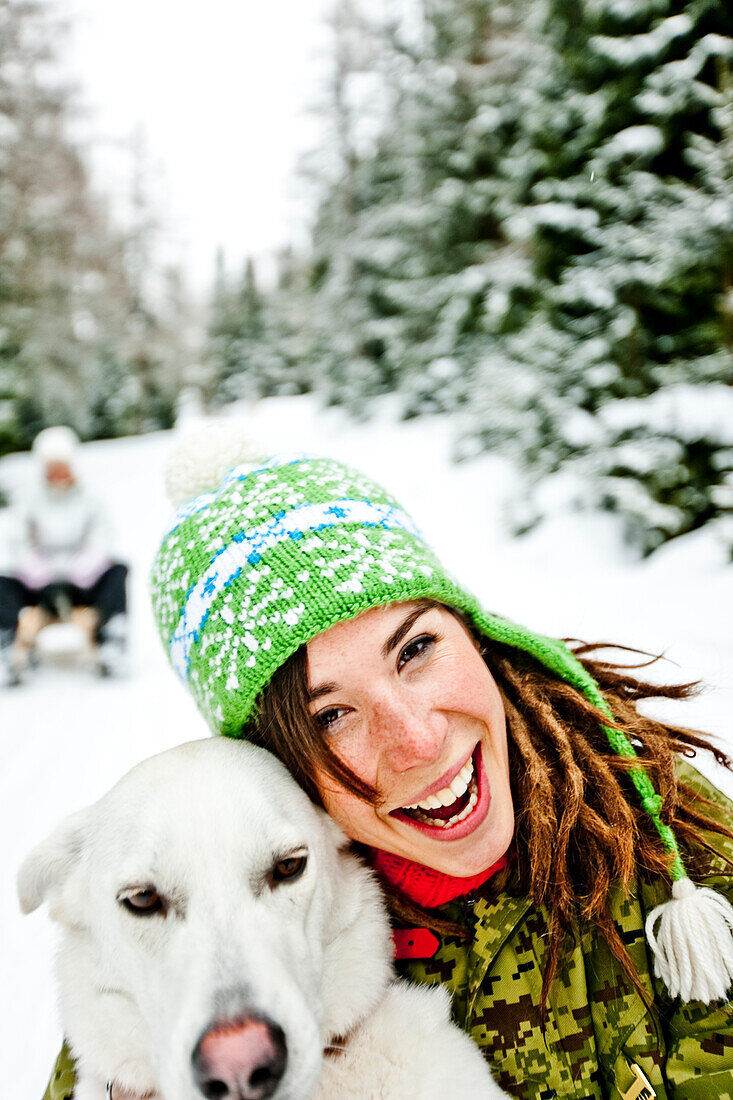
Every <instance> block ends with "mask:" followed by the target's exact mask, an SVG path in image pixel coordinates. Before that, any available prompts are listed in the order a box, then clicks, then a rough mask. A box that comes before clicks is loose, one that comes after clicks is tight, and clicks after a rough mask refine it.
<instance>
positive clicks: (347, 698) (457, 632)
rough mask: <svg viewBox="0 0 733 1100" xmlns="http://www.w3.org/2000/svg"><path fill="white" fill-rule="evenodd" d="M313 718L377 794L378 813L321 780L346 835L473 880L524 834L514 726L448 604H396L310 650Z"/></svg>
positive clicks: (338, 629) (338, 628)
mask: <svg viewBox="0 0 733 1100" xmlns="http://www.w3.org/2000/svg"><path fill="white" fill-rule="evenodd" d="M307 653H308V687H309V692H310V695H311V703H310V707H311V713H312V714H313V715H314V716H315V718H316V721H317V723H318V724H319V725H320V726H321V727H322V729H323V733H324V737H327V738H328V739H329V743H330V745H331V747H332V749H333V750H334V752H335V753H336V754H337V755H338V756H339V757H340V759H341V760H342V761H343V762H344V763H345V764H346V765H347V766H348V767H349V768H350V769H351V770H352V771H353V772H354V773H355V774H356V775H357V776H359V777H360V778H361V779H363V780H365V781H366V782H367V783H369V784H370V785H371V786H373V787H375V788H376V789H377V791H378V792H379V796H380V797H379V801H378V802H377V804H375V805H373V804H371V803H367V802H364V801H363V800H362V799H360V798H357V796H356V795H355V794H353V793H352V792H351V791H349V790H347V789H346V788H344V787H343V786H342V785H341V784H339V783H337V781H336V780H334V779H332V778H331V777H330V776H328V775H326V774H324V773H321V772H318V773H317V774H316V782H317V783H318V788H319V790H320V792H321V796H322V798H323V804H324V806H325V807H326V810H327V811H328V813H329V814H330V815H331V817H332V818H333V819H334V820H335V821H337V822H338V824H339V825H341V827H342V828H343V829H344V831H345V832H346V833H347V835H348V836H350V837H351V838H352V839H353V840H357V841H360V842H362V843H364V844H368V845H371V846H374V847H376V848H381V849H383V850H384V851H388V852H394V853H395V854H397V855H401V856H405V857H407V858H408V859H412V860H415V861H416V862H418V863H422V864H423V865H424V866H427V867H433V868H435V869H436V870H438V871H443V872H445V873H447V874H452V875H457V876H462V877H467V876H470V875H474V874H478V873H479V872H480V871H482V870H484V869H485V868H487V867H489V866H491V864H492V863H495V862H496V860H497V859H499V858H500V857H501V856H502V855H504V853H505V852H506V850H507V848H508V847H509V845H510V843H511V839H512V835H513V831H514V811H513V807H512V797H511V790H510V786H509V762H508V755H507V738H506V717H505V714H504V707H503V704H502V701H501V696H500V694H499V691H498V688H497V686H496V683H495V681H494V679H493V677H492V676H491V673H490V672H489V670H488V669H487V667H486V665H485V663H484V661H483V659H482V657H481V655H480V653H479V652H478V649H477V648H476V645H475V643H474V641H473V639H472V637H471V635H470V634H469V633H468V631H467V630H466V629H465V627H464V626H463V624H462V623H461V622H460V621H459V620H458V619H457V618H456V617H455V616H454V615H452V614H451V613H450V612H449V611H446V610H445V609H444V608H441V607H431V608H427V609H426V608H424V607H421V605H420V604H417V603H414V602H413V603H401V604H390V605H388V606H387V607H384V608H375V609H373V610H371V611H366V612H364V613H363V614H361V615H359V616H358V617H357V618H355V619H352V620H350V621H349V622H344V623H337V624H336V625H335V626H332V627H330V628H329V629H328V630H327V631H325V632H324V633H323V634H319V635H318V636H317V637H316V638H314V639H313V640H312V641H311V642H309V643H308V647H307Z"/></svg>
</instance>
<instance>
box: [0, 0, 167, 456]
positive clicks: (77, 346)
mask: <svg viewBox="0 0 733 1100" xmlns="http://www.w3.org/2000/svg"><path fill="white" fill-rule="evenodd" d="M60 41H61V38H60V30H59V28H58V26H57V24H56V22H55V14H54V11H53V9H52V7H51V6H50V5H48V4H47V3H44V2H43V0H0V453H2V452H3V451H6V450H12V449H15V448H19V447H24V446H27V445H28V444H29V443H30V441H31V439H32V438H33V436H34V434H35V433H36V431H37V430H38V429H39V428H41V427H43V426H44V425H46V424H51V423H58V422H61V421H63V422H66V423H69V424H71V425H73V426H74V427H75V428H76V429H77V431H78V432H79V433H80V434H81V435H82V436H85V437H89V436H94V435H99V434H117V433H118V432H120V431H125V430H136V429H139V428H141V427H150V426H163V425H164V424H165V423H166V422H167V421H169V415H168V410H169V408H170V407H171V406H172V399H173V394H172V393H167V392H164V387H163V386H162V385H161V383H160V378H159V361H155V362H151V361H150V360H149V358H145V361H144V362H143V359H142V358H141V356H143V355H144V356H145V357H149V355H150V350H151V341H150V340H149V339H148V338H147V337H148V336H149V335H150V332H149V330H146V333H145V336H146V339H145V343H144V347H141V346H140V340H139V339H137V337H136V330H135V324H136V319H137V320H139V318H141V317H143V316H144V315H147V316H148V317H151V318H154V314H155V310H154V309H153V308H152V307H151V306H150V304H149V303H148V302H146V300H145V298H144V296H138V297H136V294H135V283H134V279H133V278H132V277H131V270H130V264H129V255H128V245H129V242H128V240H126V238H125V235H124V234H123V233H122V232H121V231H120V230H116V229H114V228H113V227H112V225H111V224H110V219H109V217H108V215H107V212H106V210H105V208H104V205H103V203H102V201H101V200H100V198H99V197H98V196H97V195H95V193H94V191H93V188H92V186H91V184H90V180H89V172H88V170H87V167H86V165H85V163H84V161H83V159H82V157H81V155H80V153H79V151H78V150H77V148H76V146H75V144H74V142H73V140H72V139H71V137H70V130H71V125H70V123H71V119H72V117H73V109H74V100H73V97H72V96H71V94H70V92H69V91H68V89H67V88H66V87H65V86H64V85H63V82H62V81H61V80H60V77H59V70H58V64H57V57H58V51H59V49H60ZM154 327H155V329H156V333H158V334H159V333H160V332H161V328H160V325H159V324H158V322H157V320H156V323H155V326H154ZM138 328H139V325H138ZM174 345H175V339H172V340H171V341H170V342H169V345H168V346H167V347H166V348H165V350H164V353H163V358H167V357H168V355H169V351H170V347H171V346H174ZM173 388H174V387H173Z"/></svg>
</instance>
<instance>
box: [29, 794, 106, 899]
mask: <svg viewBox="0 0 733 1100" xmlns="http://www.w3.org/2000/svg"><path fill="white" fill-rule="evenodd" d="M92 810H93V807H92V806H89V807H87V808H86V809H85V810H79V811H78V812H77V813H75V814H71V816H70V817H67V818H65V819H64V820H63V821H62V822H61V823H60V824H59V825H57V826H56V828H55V829H54V830H53V832H52V833H50V835H49V836H47V837H46V839H45V840H42V841H41V843H40V844H37V845H36V847H35V848H34V849H33V850H32V851H31V852H29V854H28V855H27V856H26V857H25V859H24V860H23V863H22V864H21V867H20V870H19V871H18V880H17V887H18V899H19V901H20V907H21V909H22V910H23V912H24V913H32V912H33V911H34V909H37V908H38V906H39V905H42V904H43V902H44V901H45V900H46V898H47V897H48V895H49V892H50V891H51V890H53V889H55V888H57V887H58V886H60V885H61V884H62V883H63V882H64V880H65V878H66V876H67V875H68V874H69V872H70V871H71V869H72V868H73V867H74V865H75V864H76V863H77V862H78V859H79V856H80V855H81V851H82V847H83V843H84V837H85V835H86V833H87V830H88V829H89V826H90V824H91V820H92Z"/></svg>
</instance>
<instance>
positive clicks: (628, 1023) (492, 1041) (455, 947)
mask: <svg viewBox="0 0 733 1100" xmlns="http://www.w3.org/2000/svg"><path fill="white" fill-rule="evenodd" d="M679 771H680V774H681V776H683V777H684V779H685V780H686V781H687V782H688V783H690V784H693V785H694V786H695V787H697V789H698V790H700V791H701V792H702V793H703V794H705V795H706V796H707V797H708V798H711V799H713V800H714V801H715V802H716V804H717V806H718V807H719V808H720V811H719V813H718V812H716V813H715V816H718V817H720V818H721V820H723V819H724V820H727V823H728V824H729V826H731V825H733V803H731V802H730V801H729V800H728V799H727V798H726V797H725V796H724V795H722V794H721V793H720V792H719V791H717V790H716V789H715V788H714V787H713V786H712V785H711V784H710V783H708V782H707V781H706V780H705V779H703V777H702V776H701V775H700V774H699V773H698V772H696V771H695V770H694V769H693V768H691V767H690V766H689V765H687V764H685V763H682V764H681V765H680V769H679ZM710 813H711V816H713V813H712V811H711V812H710ZM708 835H709V837H710V839H711V840H712V841H713V843H714V844H715V847H716V848H717V850H718V851H719V852H721V853H722V854H723V855H724V856H726V857H727V858H728V859H730V860H731V862H733V842H732V841H729V840H727V839H726V838H724V837H721V836H719V835H717V834H708ZM711 872H712V873H711V874H709V875H708V876H707V877H706V879H705V885H709V886H712V887H713V888H714V889H717V890H719V891H720V892H721V893H724V894H726V895H727V897H728V898H729V900H731V901H732V902H733V875H732V874H731V869H730V867H729V866H726V861H725V859H715V861H714V864H713V867H712V868H711ZM668 898H669V886H668V885H667V884H666V883H665V882H659V881H657V882H654V883H648V882H643V881H642V882H639V883H638V884H635V885H634V886H633V888H632V890H631V892H630V895H629V896H628V897H626V896H624V894H623V892H622V891H621V890H617V891H616V892H615V894H614V896H613V899H612V912H613V916H614V920H615V922H616V924H617V926H618V928H619V930H620V932H621V936H622V938H623V941H624V943H625V944H626V947H627V948H628V951H629V954H630V955H631V958H632V959H633V961H634V964H635V966H636V968H637V971H638V973H639V976H640V977H641V980H642V983H643V985H644V987H645V989H646V990H647V991H648V992H649V994H650V995H651V997H652V998H653V1004H654V1011H653V1012H650V1011H649V1010H648V1009H647V1007H646V1005H645V1004H644V1001H643V999H642V998H641V996H640V995H639V993H638V992H637V991H636V990H635V988H634V986H633V985H632V983H631V982H630V981H629V979H628V978H627V976H626V975H625V973H624V972H623V970H622V969H621V967H620V966H619V964H618V963H617V962H616V960H615V959H614V957H613V955H612V954H611V952H610V951H609V949H608V947H607V945H606V943H605V940H603V938H602V937H601V936H600V935H599V934H598V933H597V932H595V930H593V929H591V928H587V927H585V928H584V927H579V928H578V929H577V930H576V935H575V942H574V945H571V946H569V947H568V949H567V951H566V952H565V954H564V957H563V961H562V962H561V965H560V968H559V970H558V975H557V977H556V979H555V981H554V982H553V984H552V988H551V990H550V995H549V1003H548V1008H547V1014H546V1019H545V1027H544V1030H543V1027H542V1023H541V1019H540V994H541V989H542V976H543V973H544V967H545V958H546V945H547V935H548V933H547V912H546V911H545V910H542V909H540V910H538V909H536V908H535V907H534V906H533V905H532V903H531V902H530V901H529V900H528V899H527V898H524V897H515V896H512V895H511V893H510V892H506V891H505V892H502V893H501V894H499V895H498V896H497V897H495V898H493V899H488V900H487V899H485V898H482V897H478V898H477V899H475V900H473V901H469V902H468V903H467V902H466V899H463V901H462V902H457V903H452V904H451V905H449V906H445V907H444V908H443V909H442V910H441V915H444V916H446V917H449V918H450V919H453V920H456V921H458V922H459V923H462V924H466V925H467V924H468V923H469V922H470V923H472V924H473V928H474V934H473V938H472V940H470V941H469V942H468V943H464V942H461V941H459V940H456V939H450V938H444V939H443V940H442V942H441V946H440V948H439V950H438V952H437V954H436V955H434V956H433V957H432V958H431V959H428V960H422V961H415V960H411V961H409V962H403V963H400V970H401V972H402V973H403V974H405V976H407V977H410V978H412V979H413V980H414V981H419V982H429V983H432V984H437V983H443V984H444V985H447V986H448V987H449V989H450V990H451V991H452V994H453V1012H454V1017H455V1019H456V1021H457V1023H459V1024H460V1026H461V1027H462V1028H463V1029H464V1030H465V1031H467V1032H468V1034H469V1035H470V1036H471V1037H472V1038H473V1039H474V1040H475V1042H476V1043H477V1044H478V1045H479V1046H480V1047H481V1048H482V1050H483V1051H484V1052H485V1054H486V1057H487V1059H488V1060H489V1061H490V1062H491V1063H492V1068H493V1069H494V1073H495V1076H496V1078H497V1080H498V1081H499V1083H500V1084H501V1085H502V1087H503V1088H504V1089H505V1090H506V1091H507V1092H508V1093H509V1095H510V1096H517V1097H521V1100H554V1098H560V1097H573V1098H574V1100H621V1098H623V1097H624V1096H625V1095H626V1094H627V1093H628V1092H629V1090H631V1095H634V1096H636V1095H639V1094H638V1093H636V1092H635V1091H633V1089H632V1085H633V1084H634V1082H635V1080H636V1077H635V1071H634V1066H638V1067H640V1068H641V1070H642V1071H643V1073H644V1074H646V1077H647V1079H648V1081H649V1082H650V1084H651V1085H652V1086H653V1088H654V1091H655V1093H656V1096H657V1097H658V1098H659V1100H662V1098H666V1100H733V1003H731V1002H727V1003H725V1004H718V1005H713V1006H712V1007H711V1006H705V1005H702V1004H681V1003H680V1002H679V1001H673V1002H672V1001H670V999H669V998H668V997H667V996H666V995H665V990H664V987H663V986H662V985H661V983H659V982H658V981H657V980H656V979H654V978H653V977H652V974H651V959H650V957H649V953H648V950H647V943H646V937H645V934H644V923H645V920H646V915H647V913H649V912H650V911H651V910H652V909H653V908H654V906H655V905H658V904H659V903H660V902H662V901H666V900H667V899H668ZM641 1095H642V1096H644V1095H645V1094H644V1093H642V1094H641Z"/></svg>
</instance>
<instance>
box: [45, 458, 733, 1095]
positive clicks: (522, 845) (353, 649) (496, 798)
mask: <svg viewBox="0 0 733 1100" xmlns="http://www.w3.org/2000/svg"><path fill="white" fill-rule="evenodd" d="M192 464H193V465H195V458H194V457H192V455H191V453H190V452H189V453H186V454H185V455H182V456H180V457H179V465H180V466H181V467H182V466H186V467H190V466H191V465H192ZM229 466H231V468H229V469H228V472H227V473H226V474H225V476H224V477H223V479H222V477H221V473H222V470H221V469H220V470H219V475H218V476H216V477H212V478H211V480H210V483H209V485H208V491H206V492H204V493H202V494H201V495H199V496H197V497H195V498H194V499H192V500H189V501H187V502H186V503H185V504H184V506H183V507H182V508H180V509H179V511H178V513H177V515H176V517H175V519H174V521H173V523H172V525H171V527H170V530H169V531H168V533H167V535H166V536H165V538H164V539H163V542H162V545H161V547H160V550H159V552H158V555H157V557H156V561H155V565H154V568H153V574H152V591H153V604H154V610H155V614H156V618H157V621H158V624H159V627H160V632H161V637H162V639H163V642H164V644H165V645H166V647H167V649H168V652H169V655H170V658H171V662H172V663H173V665H174V667H175V668H176V670H177V671H178V673H179V675H180V676H181V678H182V679H183V680H184V681H185V682H186V683H187V685H188V686H189V687H190V689H191V691H192V693H193V695H194V697H195V698H196V701H197V703H198V705H199V707H200V708H201V710H202V711H203V713H204V714H205V715H206V716H207V718H208V720H209V721H210V723H211V725H212V727H213V728H214V730H215V732H218V733H223V734H225V735H227V736H230V737H235V738H237V737H239V738H246V739H247V740H249V741H252V742H255V743H257V744H260V745H262V746H264V747H266V748H268V749H269V750H271V751H272V752H273V753H275V754H276V755H277V756H278V757H280V759H281V760H282V761H283V762H284V763H285V765H286V767H287V768H288V770H289V771H290V772H291V773H292V775H293V776H294V777H295V779H296V780H297V781H298V783H299V784H300V786H301V787H302V788H303V789H304V790H305V791H306V792H307V794H308V795H309V796H310V798H311V799H312V800H313V801H314V802H317V803H320V804H322V805H323V806H324V807H325V808H326V810H327V811H328V813H329V814H330V816H331V817H332V818H333V819H334V820H335V821H336V822H337V823H338V824H339V825H340V826H341V827H342V829H343V830H344V831H345V832H346V834H347V835H348V837H350V838H351V840H352V841H353V842H354V843H355V845H356V847H357V848H358V850H359V851H360V852H361V853H362V855H363V856H364V858H365V859H366V860H367V861H368V862H369V863H370V864H371V866H373V867H374V869H375V870H376V872H377V874H378V875H379V877H380V879H381V881H382V883H383V885H384V887H385V891H386V894H387V898H388V902H389V904H390V907H391V910H392V913H393V917H394V923H395V944H396V954H397V959H398V966H399V968H400V969H401V970H402V971H404V972H405V973H407V974H408V975H409V976H410V977H411V978H413V979H414V980H416V981H418V982H427V983H431V984H438V983H440V984H443V985H445V986H446V987H447V989H448V990H449V992H450V994H451V997H452V1004H453V1013H454V1017H455V1019H456V1020H457V1022H459V1023H460V1025H461V1026H462V1027H463V1028H464V1029H465V1031H466V1032H467V1033H468V1034H469V1035H470V1036H471V1037H472V1038H473V1039H474V1041H475V1042H476V1043H477V1044H478V1045H479V1046H480V1047H481V1049H482V1050H483V1052H484V1054H485V1056H486V1057H487V1059H488V1060H489V1061H490V1062H491V1063H492V1067H493V1068H494V1070H495V1072H496V1074H497V1076H498V1078H499V1081H500V1083H501V1085H502V1086H503V1087H504V1089H505V1090H506V1091H507V1092H508V1093H509V1094H510V1095H514V1096H517V1097H522V1098H524V1100H546V1098H548V1097H575V1098H581V1097H582V1098H583V1100H604V1098H609V1100H611V1098H613V1100H617V1098H618V1097H619V1096H620V1097H626V1098H630V1097H636V1098H639V1097H646V1098H647V1100H649V1098H651V1097H655V1096H656V1097H669V1098H670V1100H671V1098H675V1100H697V1098H709V1100H713V1098H714V1097H720V1096H721V1095H723V1094H726V1093H731V1094H732V1095H733V1010H732V1008H731V1004H730V1002H729V1001H728V991H729V988H730V985H731V981H732V980H733V939H732V937H731V929H732V928H733V908H731V906H730V904H729V901H728V900H726V897H724V896H723V895H727V897H730V896H731V895H733V878H732V877H731V873H732V872H733V832H732V831H731V827H732V825H733V816H732V810H733V807H731V804H730V803H729V802H728V801H727V800H726V799H725V798H724V796H723V795H722V794H720V793H719V792H718V791H717V790H716V789H715V788H714V787H712V786H711V785H710V784H709V783H707V782H706V781H705V780H703V779H702V777H701V776H700V775H699V774H698V773H697V772H696V771H695V770H694V769H693V768H692V767H691V766H690V765H689V763H687V761H686V760H685V759H684V758H685V757H689V756H694V755H695V753H696V752H697V751H705V750H707V751H712V752H714V754H715V756H716V758H717V759H718V761H719V762H720V763H722V764H727V760H726V759H725V757H724V756H723V754H722V753H720V752H718V751H716V750H714V749H712V748H711V746H710V745H709V744H708V742H707V741H706V739H705V738H704V737H703V736H702V735H699V734H697V733H694V732H692V731H689V730H685V729H678V728H674V727H671V726H667V725H664V724H662V723H660V722H656V721H654V720H652V719H650V718H647V717H645V716H643V715H641V714H640V713H639V712H638V710H637V704H638V702H639V701H641V700H644V699H648V698H651V697H653V696H665V697H669V698H677V699H683V698H685V697H686V696H687V695H689V694H690V692H691V690H692V688H691V686H689V685H686V686H685V685H683V686H677V687H655V686H654V685H652V684H649V683H646V682H644V681H642V680H639V679H637V678H635V677H634V676H633V675H631V674H630V672H629V670H628V669H624V668H622V667H619V666H616V665H613V664H611V663H610V662H609V661H608V660H605V659H604V657H603V653H602V652H598V651H599V650H600V649H601V647H598V646H585V645H582V644H580V643H575V645H574V646H572V647H571V646H569V645H567V644H565V643H564V642H562V641H557V640H556V639H552V638H547V637H543V636H541V635H537V634H534V633H532V632H531V631H529V630H526V629H525V628H523V627H520V626H518V625H516V624H514V623H512V622H510V621H509V620H507V619H504V618H502V617H499V616H497V615H495V614H491V613H489V612H487V611H485V610H484V609H483V608H482V607H481V605H480V604H479V603H478V601H477V600H476V599H475V598H474V597H473V596H472V595H471V594H470V593H468V592H466V590H465V589H463V588H462V587H461V586H460V585H459V584H458V583H457V582H456V581H455V580H454V579H453V578H452V577H451V576H450V575H449V574H448V573H447V572H446V571H445V570H444V568H443V567H442V566H441V564H440V562H439V561H438V560H437V558H436V557H435V555H434V554H433V552H432V551H431V550H430V548H429V547H428V546H427V545H426V544H425V542H424V541H423V539H422V537H421V536H420V533H419V531H418V530H417V528H416V527H415V524H414V523H413V521H412V520H411V519H410V517H409V516H408V515H407V514H406V513H405V512H404V510H403V509H402V508H401V507H400V506H399V504H398V503H397V502H396V501H395V500H394V499H393V498H392V497H391V496H390V495H389V494H388V493H387V492H386V491H385V490H384V489H382V488H381V487H380V486H378V485H375V484H374V483H373V482H372V481H370V480H369V479H368V478H366V477H365V476H364V475H362V474H360V473H358V472H357V471H355V470H352V469H349V468H348V467H345V466H343V465H342V464H340V463H338V462H334V461H332V460H330V459H325V458H313V457H309V456H285V457H276V458H272V459H268V460H266V461H261V462H247V463H244V464H240V465H236V464H235V462H231V463H229ZM227 468H228V467H227ZM174 472H175V471H174ZM179 472H180V471H179ZM199 475H200V470H197V472H196V477H197V479H198V480H197V484H198V485H199V486H201V485H202V484H203V482H202V481H201V479H200V476H199ZM174 480H175V479H174ZM688 871H689V872H690V873H691V874H692V875H694V877H695V879H696V881H697V882H698V884H699V885H700V886H702V887H703V888H702V889H699V888H697V887H696V886H694V885H693V883H692V882H691V880H690V878H689V877H688ZM711 887H712V889H711ZM670 894H671V898H670ZM51 1095H52V1096H53V1094H51Z"/></svg>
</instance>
